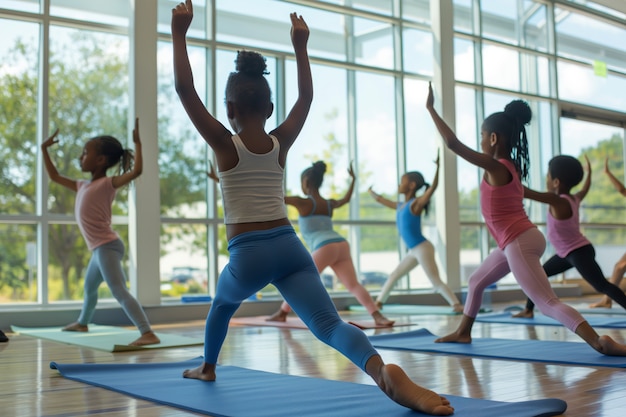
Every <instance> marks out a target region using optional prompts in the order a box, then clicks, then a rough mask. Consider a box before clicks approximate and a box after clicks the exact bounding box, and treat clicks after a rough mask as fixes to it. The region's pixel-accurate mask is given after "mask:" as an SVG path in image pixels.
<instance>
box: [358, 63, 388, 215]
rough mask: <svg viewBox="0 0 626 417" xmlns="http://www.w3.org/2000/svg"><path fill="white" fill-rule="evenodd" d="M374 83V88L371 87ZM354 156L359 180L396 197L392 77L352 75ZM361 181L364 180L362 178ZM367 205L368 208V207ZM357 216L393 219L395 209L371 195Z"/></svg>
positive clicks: (378, 190) (362, 73)
mask: <svg viewBox="0 0 626 417" xmlns="http://www.w3.org/2000/svg"><path fill="white" fill-rule="evenodd" d="M373 85H375V86H376V88H371V86H373ZM355 93H356V109H357V121H356V123H357V126H356V135H357V155H358V156H359V167H361V171H360V173H359V176H360V178H359V180H360V181H363V178H364V177H363V175H366V177H365V178H368V179H369V181H367V183H366V184H367V185H368V186H372V187H373V189H374V190H375V191H376V192H377V193H379V194H384V195H385V196H386V197H387V198H389V199H391V200H395V199H396V198H397V193H396V191H397V186H398V167H397V158H396V155H397V153H396V117H395V112H394V108H395V105H394V80H393V78H392V77H387V76H383V75H377V74H369V73H365V72H358V73H357V74H356V89H355ZM363 182H364V181H363ZM370 208H372V209H371V210H370ZM361 209H362V210H361V217H363V218H369V219H376V220H394V219H395V211H394V210H391V209H389V208H387V207H384V206H382V205H380V204H378V203H376V202H375V201H373V199H372V198H371V197H369V196H368V197H367V198H365V199H364V200H363V201H362V202H361Z"/></svg>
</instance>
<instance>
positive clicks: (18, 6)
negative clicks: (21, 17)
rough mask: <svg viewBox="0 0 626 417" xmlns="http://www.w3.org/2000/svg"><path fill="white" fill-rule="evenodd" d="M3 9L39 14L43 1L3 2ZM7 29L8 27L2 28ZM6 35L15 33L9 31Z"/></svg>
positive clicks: (21, 0)
mask: <svg viewBox="0 0 626 417" xmlns="http://www.w3.org/2000/svg"><path fill="white" fill-rule="evenodd" d="M2 8H4V9H13V10H20V11H22V12H31V13H39V11H40V10H41V0H3V1H2ZM2 27H3V28H6V26H4V25H3V26H2ZM6 33H13V32H9V31H7V32H6Z"/></svg>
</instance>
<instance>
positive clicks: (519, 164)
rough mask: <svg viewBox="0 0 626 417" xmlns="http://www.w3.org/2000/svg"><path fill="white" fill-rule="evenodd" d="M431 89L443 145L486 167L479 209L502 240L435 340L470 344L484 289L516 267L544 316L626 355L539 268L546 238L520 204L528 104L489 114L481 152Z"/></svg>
mask: <svg viewBox="0 0 626 417" xmlns="http://www.w3.org/2000/svg"><path fill="white" fill-rule="evenodd" d="M428 90H429V91H428V99H427V101H426V108H427V109H428V111H429V113H430V115H431V117H432V119H433V121H434V122H435V125H436V126H437V129H438V130H439V133H440V134H441V136H442V138H443V140H444V142H445V144H446V145H447V146H448V148H449V149H450V150H452V151H453V152H454V153H456V154H457V155H459V156H461V157H462V158H463V159H465V160H466V161H468V162H470V163H472V164H474V165H476V166H478V167H480V168H482V169H484V171H485V173H484V176H483V181H482V183H481V185H480V194H481V196H480V202H481V210H482V214H483V217H484V218H485V223H486V224H487V227H488V229H489V231H490V233H491V234H492V236H493V237H494V239H495V240H496V242H497V243H498V247H497V248H496V249H495V250H493V251H492V252H491V253H490V254H489V255H488V256H487V258H486V259H485V260H484V261H483V263H482V264H481V265H480V266H479V267H478V269H477V270H476V271H475V272H474V273H473V274H472V275H471V276H470V278H469V288H468V295H467V302H466V304H465V309H464V311H463V317H462V319H461V323H460V324H459V327H458V328H457V330H456V331H454V332H453V333H451V334H449V335H446V336H443V337H440V338H439V339H437V340H436V342H456V343H471V342H472V335H471V332H472V327H473V325H474V320H475V319H476V315H477V314H478V310H479V309H480V303H481V300H482V295H483V292H484V290H485V288H487V287H488V286H489V285H491V284H493V283H495V282H497V281H498V280H500V279H501V278H502V277H504V276H505V275H506V274H508V273H509V272H513V275H514V276H515V279H516V280H517V282H518V283H519V285H520V287H522V289H523V290H524V292H525V293H526V294H527V295H528V296H529V297H530V298H531V299H532V300H533V301H534V302H535V303H536V304H537V306H538V307H539V308H540V309H541V311H542V312H543V313H544V314H545V315H547V316H549V317H552V318H554V319H556V320H558V321H560V322H561V323H563V324H564V325H565V326H566V327H567V328H568V329H570V330H572V331H573V332H575V333H576V334H577V335H579V336H580V337H581V338H582V339H583V340H584V341H585V342H587V343H588V344H589V345H590V346H591V347H593V348H594V349H595V350H597V351H598V352H600V353H603V354H605V355H616V356H626V345H621V344H619V343H617V342H615V341H614V340H613V339H611V338H610V337H609V336H599V335H598V333H596V331H595V330H594V329H593V328H592V327H591V326H590V325H589V323H588V322H587V321H586V320H585V319H584V318H583V317H582V316H581V315H580V313H578V312H577V311H576V310H574V309H573V308H572V307H570V306H568V305H566V304H563V303H562V302H561V301H560V300H559V299H558V297H557V296H556V294H555V293H554V291H553V290H552V287H551V286H550V282H549V281H548V277H547V276H546V273H545V272H544V270H543V268H542V267H541V255H542V254H543V251H544V250H545V247H546V241H545V238H544V237H543V234H542V233H541V232H540V231H539V230H538V229H537V227H535V225H534V224H533V223H532V222H531V221H530V220H529V219H528V216H527V215H526V212H525V211H524V206H523V204H522V203H523V198H524V188H523V186H522V183H521V180H524V179H526V177H527V176H528V168H529V159H528V140H527V138H526V129H525V127H524V126H525V125H526V124H528V123H529V122H530V119H531V117H532V113H531V110H530V107H529V106H528V104H527V103H525V102H523V101H521V100H514V101H512V102H511V103H509V104H508V105H507V106H506V107H505V109H504V111H503V112H497V113H494V114H492V115H490V116H489V117H487V118H486V119H485V120H484V122H483V125H482V129H481V137H482V140H481V142H480V146H481V150H482V152H476V151H474V150H473V149H471V148H469V147H467V146H466V145H465V144H463V142H461V141H460V140H459V139H458V138H457V137H456V134H455V133H454V132H453V131H452V129H450V127H449V126H448V125H447V124H446V122H444V120H443V119H442V118H441V117H440V116H439V114H437V111H436V110H435V108H434V104H435V98H434V95H433V90H432V86H430V85H429V88H428Z"/></svg>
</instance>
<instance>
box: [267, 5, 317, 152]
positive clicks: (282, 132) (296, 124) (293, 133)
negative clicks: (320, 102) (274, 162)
mask: <svg viewBox="0 0 626 417" xmlns="http://www.w3.org/2000/svg"><path fill="white" fill-rule="evenodd" d="M290 18H291V43H292V44H293V50H294V52H295V55H296V67H297V71H298V98H297V99H296V102H295V103H294V105H293V107H292V108H291V111H290V112H289V114H288V115H287V118H286V119H285V120H284V121H283V122H282V123H281V124H280V125H279V126H278V127H277V128H276V129H274V130H273V131H272V132H271V133H272V134H273V135H274V136H276V137H277V138H278V140H279V141H280V144H281V149H280V150H281V154H282V155H286V153H287V151H288V150H289V148H290V147H291V145H292V144H293V142H294V141H295V140H296V138H297V137H298V134H299V133H300V131H301V130H302V126H304V122H305V120H306V118H307V116H308V114H309V109H310V108H311V102H312V101H313V79H312V76H311V66H310V64H309V55H308V52H307V42H308V40H309V27H308V26H307V24H306V22H305V21H304V19H303V18H302V16H298V15H297V14H296V13H291V14H290Z"/></svg>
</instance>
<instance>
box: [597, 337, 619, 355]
mask: <svg viewBox="0 0 626 417" xmlns="http://www.w3.org/2000/svg"><path fill="white" fill-rule="evenodd" d="M598 344H599V345H600V348H601V350H600V351H599V352H600V353H603V354H605V355H607V356H626V345H621V344H619V343H617V342H616V341H615V340H613V339H611V337H610V336H607V335H603V336H600V337H599V338H598Z"/></svg>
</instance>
